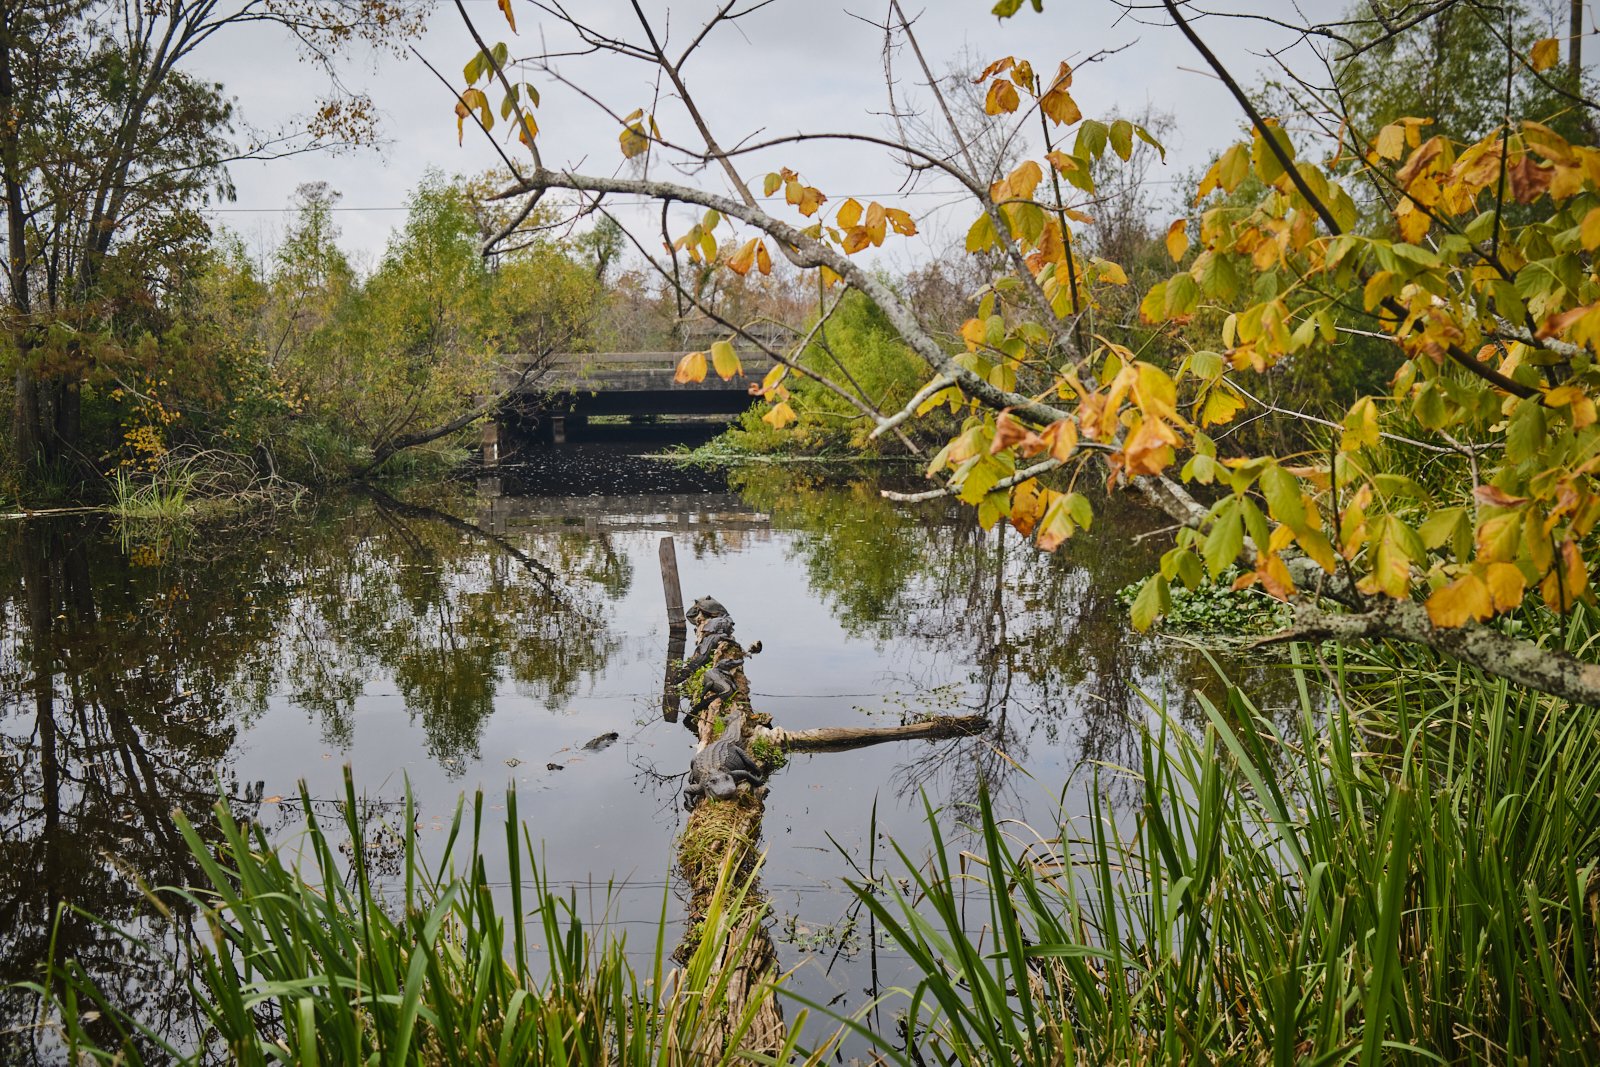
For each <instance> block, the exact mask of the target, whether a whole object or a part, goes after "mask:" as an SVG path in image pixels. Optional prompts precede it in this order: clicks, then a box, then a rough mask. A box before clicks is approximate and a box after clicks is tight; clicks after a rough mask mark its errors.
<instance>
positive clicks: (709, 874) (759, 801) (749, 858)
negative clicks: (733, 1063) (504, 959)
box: [669, 597, 989, 1059]
mask: <svg viewBox="0 0 1600 1067" xmlns="http://www.w3.org/2000/svg"><path fill="white" fill-rule="evenodd" d="M725 615H726V612H725V609H723V607H722V605H721V604H719V603H717V602H716V601H715V600H713V599H711V598H710V597H702V598H701V599H700V600H697V601H696V602H695V604H694V606H693V607H691V609H690V612H689V618H690V619H691V620H692V621H694V622H695V626H696V634H695V637H696V641H697V643H699V642H704V641H705V640H706V639H707V638H708V637H717V636H718V635H720V640H718V641H713V642H712V645H711V647H710V648H709V649H708V652H709V655H708V656H707V658H706V661H705V662H704V664H703V665H700V666H699V669H698V670H696V671H695V673H694V674H693V675H692V676H690V677H689V678H688V679H686V681H685V683H684V685H683V689H684V690H685V695H686V696H688V697H689V699H690V702H691V706H694V705H699V710H698V712H695V713H692V714H690V715H689V716H687V717H686V718H685V720H684V725H685V726H687V727H689V728H690V729H692V730H694V731H695V732H696V737H697V741H698V744H697V753H702V752H705V751H706V750H707V749H709V748H710V746H712V745H713V744H715V743H717V742H718V741H719V740H723V739H725V738H726V731H728V730H730V729H732V730H737V731H738V738H739V742H740V744H741V745H742V747H743V749H744V751H745V752H747V753H748V754H750V755H751V756H753V757H754V758H755V760H756V763H757V764H758V765H759V767H760V769H761V771H762V772H764V773H765V774H767V775H770V774H771V773H772V772H773V771H775V770H777V767H776V766H774V765H773V764H774V763H776V764H780V765H781V763H782V758H781V757H782V754H783V753H786V752H792V751H813V752H820V751H829V750H840V749H848V748H858V747H861V746H863V745H872V744H880V743H882V742H885V741H904V740H912V739H918V738H921V739H930V740H931V739H938V738H949V737H967V736H971V735H974V734H977V733H981V732H982V731H983V730H984V729H985V728H986V727H987V726H988V725H989V722H988V720H987V719H986V718H984V717H983V716H981V715H969V716H952V717H929V718H926V719H922V720H919V721H917V722H912V723H906V724H903V725H899V726H884V727H832V728H824V729H815V730H795V731H789V730H783V729H781V728H778V727H775V726H773V724H772V720H771V718H770V716H767V715H764V714H762V713H760V712H758V711H756V710H755V708H754V707H752V706H751V703H750V683H749V680H748V679H747V678H746V677H745V671H744V663H745V660H746V657H747V656H753V655H754V654H755V653H756V652H757V651H759V649H760V644H759V642H758V643H756V644H754V645H752V646H751V648H750V650H749V651H748V652H747V651H746V650H745V649H743V648H742V647H741V646H740V644H739V643H738V642H737V641H735V640H734V638H733V632H732V631H733V627H732V626H729V625H727V623H726V621H724V622H722V623H718V622H717V620H718V619H720V618H724V617H725ZM669 669H670V668H669ZM713 670H715V671H717V672H720V673H719V674H717V675H714V676H713V678H712V679H711V680H712V681H713V682H714V683H715V684H713V685H710V686H706V685H704V684H703V682H704V680H705V679H706V676H707V675H708V674H710V673H711V672H712V671H713ZM774 757H777V758H776V759H775V758H774ZM766 794H767V787H766V786H765V785H760V786H756V787H755V788H751V787H750V785H749V784H748V783H746V784H743V785H741V786H740V787H739V790H738V792H737V793H736V794H734V795H733V796H732V797H731V798H729V799H720V798H718V797H716V796H714V795H713V794H712V793H711V791H709V790H702V789H696V790H695V791H693V792H692V793H688V794H686V795H687V796H688V798H689V799H690V800H691V801H692V802H693V806H692V808H691V812H690V815H689V820H688V823H687V825H686V826H685V827H684V830H683V835H682V836H681V837H680V838H679V840H678V866H679V869H680V870H681V871H682V873H683V876H684V879H685V880H686V881H687V882H688V884H689V894H690V901H689V923H688V925H687V927H686V933H685V935H684V940H683V942H682V943H681V944H679V946H678V949H677V952H676V953H675V956H676V958H677V959H678V961H679V962H680V963H687V961H688V960H689V959H690V958H691V957H692V956H693V955H694V953H695V951H696V950H697V949H698V948H699V940H700V931H701V930H702V929H704V927H705V920H706V918H707V917H708V915H709V914H710V913H711V912H712V911H713V909H714V907H715V906H716V904H717V891H718V886H719V881H720V880H721V879H723V878H724V877H727V878H728V879H729V881H727V882H724V883H722V884H723V886H724V892H725V894H726V892H727V887H729V886H731V887H734V892H733V894H732V895H733V898H734V899H736V900H737V901H738V910H737V914H735V915H734V916H732V918H731V920H730V921H729V924H728V934H727V936H726V938H725V939H724V940H723V941H722V944H721V947H720V949H719V952H720V956H719V958H718V959H717V960H716V962H715V964H714V967H713V970H714V973H716V974H717V975H718V976H719V979H720V981H721V984H722V988H723V995H722V996H721V997H720V998H719V1000H720V1003H719V1005H718V1007H717V1012H718V1014H717V1017H716V1019H715V1020H712V1021H711V1025H710V1026H708V1027H706V1028H705V1029H704V1030H703V1031H702V1036H701V1047H700V1048H698V1049H696V1051H697V1052H698V1053H700V1054H702V1055H704V1056H706V1057H708V1058H710V1059H718V1058H721V1057H722V1056H723V1055H724V1053H725V1052H727V1051H729V1050H730V1049H732V1048H734V1047H737V1049H738V1050H739V1051H742V1052H749V1053H761V1054H766V1055H769V1056H770V1055H776V1054H778V1053H779V1052H780V1051H781V1050H783V1048H784V1047H785V1035H786V1029H785V1024H784V1020H783V1013H782V1011H781V1009H780V1008H779V1006H778V1003H777V999H776V998H775V997H774V996H773V993H772V987H773V983H774V982H775V981H776V979H777V977H778V954H777V950H776V949H775V948H774V946H773V943H772V936H771V933H770V931H769V930H768V929H767V918H768V909H767V906H766V898H765V895H764V894H763V893H762V891H761V888H760V885H759V881H758V867H759V864H760V851H759V845H760V839H761V819H762V816H763V815H765V813H766ZM725 871H726V872H727V873H726V875H725V873H724V872H725ZM724 899H726V896H725V897H724Z"/></svg>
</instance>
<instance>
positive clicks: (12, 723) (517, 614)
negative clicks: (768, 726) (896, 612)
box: [0, 498, 627, 1063]
mask: <svg viewBox="0 0 1600 1067" xmlns="http://www.w3.org/2000/svg"><path fill="white" fill-rule="evenodd" d="M477 534H478V531H476V530H475V528H473V527H472V526H471V524H467V523H464V522H463V521H462V520H459V519H455V518H454V517H451V516H448V515H445V514H443V513H441V512H438V511H434V510H432V509H428V508H419V507H415V506H411V505H404V504H401V503H400V502H398V501H394V500H392V499H388V498H375V499H373V500H371V501H349V502H345V503H343V504H341V505H339V506H337V507H334V508H331V509H328V510H326V511H324V512H321V513H318V514H317V515H315V516H313V517H311V518H310V520H309V521H307V520H306V519H305V518H304V517H296V518H295V519H294V520H293V521H289V522H282V523H278V524H275V525H274V526H273V527H272V528H271V529H270V530H266V531H263V530H259V529H257V530H251V531H249V532H248V536H240V534H239V533H238V532H237V531H235V532H233V533H231V534H228V535H223V536H215V537H209V538H201V539H196V540H193V541H190V542H189V543H187V544H177V545H175V544H173V543H172V542H171V541H169V540H163V541H161V542H158V543H154V544H131V545H124V544H121V543H120V542H119V538H118V536H117V532H116V531H115V530H114V529H112V528H111V527H110V525H109V524H107V523H105V522H99V521H90V522H83V521H56V522H44V521H35V522H27V523H18V524H13V525H11V526H9V527H7V528H6V529H4V530H3V531H0V590H4V593H0V623H3V625H4V637H3V644H0V694H3V704H0V1031H3V1032H4V1035H5V1036H0V1061H4V1062H6V1063H14V1062H28V1061H40V1062H49V1061H51V1059H52V1056H51V1051H52V1050H51V1049H50V1046H49V1043H48V1040H45V1041H43V1042H39V1041H35V1040H34V1038H35V1037H36V1036H38V1035H36V1034H35V1033H33V1032H31V1031H30V1029H29V1026H30V1023H31V1022H32V1021H33V1020H32V1018H31V1012H32V1010H33V1007H34V1005H33V1004H32V1002H31V999H30V998H28V997H27V996H25V995H23V994H22V993H20V992H19V991H16V990H14V989H12V988H10V986H11V983H14V982H18V981H24V980H29V979H35V978H37V976H38V973H39V971H38V968H39V967H40V965H41V962H42V961H43V960H44V959H45V957H46V955H47V952H48V948H49V945H50V939H51V937H52V923H53V921H54V918H55V916H56V913H57V910H58V908H60V907H61V905H63V904H70V905H73V906H75V907H77V908H82V909H84V910H86V911H87V912H89V913H92V914H93V915H95V916H97V917H99V918H101V919H103V920H106V921H107V922H109V923H112V924H115V925H117V926H124V927H131V928H136V929H139V930H141V931H142V932H143V933H144V934H145V936H146V937H148V938H149V939H150V940H151V941H152V942H153V944H155V945H156V946H166V947H168V948H172V947H176V946H179V945H184V944H187V943H189V941H190V934H191V933H192V932H193V931H192V930H191V929H190V925H189V924H190V916H189V915H187V914H185V913H184V912H183V911H182V910H176V911H174V912H173V913H172V915H171V917H170V919H167V918H163V917H161V916H159V915H156V914H154V913H153V912H152V911H151V909H149V908H148V907H146V906H145V899H144V891H143V888H142V887H143V886H166V885H184V884H189V883H192V882H195V881H198V880H199V872H198V870H197V869H196V868H195V867H194V866H193V864H192V862H191V860H190V858H189V853H188V850H187V849H186V848H185V847H184V845H183V842H182V840H181V838H180V837H179V836H178V833H177V830H176V827H175V826H174V824H173V820H172V818H171V814H170V813H171V812H172V810H173V809H174V808H180V809H182V810H183V811H184V813H185V814H186V815H187V816H188V818H189V819H190V820H191V821H192V822H193V823H194V824H195V825H196V826H197V827H198V828H200V829H201V830H202V832H205V830H206V829H208V828H209V827H210V826H211V825H212V818H211V815H210V811H211V807H212V805H213V804H214V803H215V801H216V799H217V797H218V795H219V792H220V793H222V794H223V795H227V796H232V797H234V798H235V799H236V802H237V803H238V804H240V805H241V806H242V808H245V809H248V808H249V807H251V806H252V805H251V804H250V801H251V800H253V799H259V794H254V795H253V794H252V790H251V788H250V787H249V786H248V785H245V784H241V783H239V782H238V781H237V780H236V775H235V773H234V771H233V770H232V763H233V752H234V747H235V742H236V740H237V738H238V736H239V735H240V733H241V732H242V730H244V729H245V728H247V727H248V726H249V725H250V724H251V723H252V722H253V721H254V720H256V719H257V718H258V717H259V716H260V715H262V714H263V713H264V711H265V710H266V707H267V701H268V699H269V698H270V697H271V696H272V695H273V694H276V693H284V694H288V695H289V697H290V700H291V701H292V703H294V704H297V705H299V706H300V707H302V708H304V709H306V711H307V712H308V713H310V714H312V715H313V716H316V717H317V718H319V719H320V722H321V726H322V731H323V733H324V735H325V736H326V737H327V738H328V739H330V741H332V742H334V743H336V744H337V743H339V742H341V741H347V740H348V739H349V736H350V731H351V716H352V711H353V708H354V705H355V702H356V700H357V699H358V698H359V697H360V696H361V695H362V693H363V691H364V688H365V686H366V685H367V684H368V683H369V682H370V681H371V680H372V679H374V678H376V677H379V676H384V675H387V676H389V677H392V678H394V679H395V681H396V683H397V684H398V686H399V688H400V690H401V693H402V696H403V698H404V701H405V705H406V707H407V709H408V710H409V712H410V714H411V715H412V717H413V719H414V720H416V721H418V722H419V723H420V725H421V726H422V728H423V731H424V733H425V736H426V738H427V744H428V748H429V751H430V754H431V755H432V756H434V757H435V758H436V759H437V760H439V761H440V762H441V763H442V764H444V765H445V766H447V767H449V766H457V767H458V766H460V765H461V764H462V762H463V761H464V759H466V758H468V757H470V756H471V755H472V754H473V753H474V752H475V750H476V746H477V743H478V737H479V734H480V731H481V729H482V726H483V724H484V721H485V720H486V719H487V717H488V716H489V714H490V713H491V712H492V711H493V707H494V698H495V692H496V689H497V687H498V686H499V685H500V684H501V682H502V679H504V680H506V681H509V682H510V683H511V684H512V685H514V686H516V687H517V689H518V690H520V691H522V692H525V693H528V694H531V695H534V696H536V697H537V698H539V699H541V700H543V701H545V702H546V703H548V704H549V705H551V706H559V704H560V703H561V702H562V701H563V700H564V699H565V698H566V697H567V696H568V695H570V694H571V693H572V692H573V690H574V689H575V688H576V687H577V686H578V684H579V682H580V680H581V679H582V678H584V677H585V676H588V675H593V674H594V673H596V672H598V671H599V670H600V669H601V668H602V667H603V665H604V662H605V660H606V657H607V656H608V655H609V654H610V653H611V651H612V650H613V649H614V647H615V644H616V638H615V636H614V635H612V634H611V632H610V631H609V629H608V627H607V625H606V622H605V618H604V616H603V614H602V613H601V611H600V610H599V608H600V603H601V601H600V600H598V599H596V598H595V597H593V596H592V594H590V593H589V592H588V590H589V588H590V586H591V582H590V577H591V576H594V575H603V576H607V577H608V578H609V579H610V580H611V582H612V584H613V586H615V584H616V583H617V582H619V581H620V582H621V583H623V584H626V581H627V575H626V573H625V572H622V573H619V572H618V569H617V565H616V560H615V553H613V552H611V550H610V547H609V546H608V545H606V544H605V543H604V541H603V539H602V540H596V539H593V538H587V537H584V536H583V535H582V533H581V532H579V533H577V534H566V535H552V536H549V537H546V538H543V539H542V541H541V543H540V545H539V546H538V551H537V558H535V555H534V554H533V553H532V552H530V551H529V550H528V549H527V548H518V547H517V546H515V545H513V544H511V543H509V542H505V541H504V539H496V538H493V537H490V536H487V535H485V536H478V535H477ZM263 545H270V546H271V547H269V548H265V549H263V547H262V546H263ZM241 813H244V812H243V811H242V812H241ZM169 902H170V901H169ZM54 936H55V939H56V941H55V944H56V952H57V957H58V958H60V959H65V958H74V959H76V960H78V961H79V962H80V963H81V964H82V966H83V967H84V968H85V969H86V970H87V971H88V972H89V973H90V974H91V975H93V976H94V977H95V979H96V980H97V981H98V982H100V983H101V984H102V988H104V989H106V990H107V991H108V992H109V993H110V994H111V996H112V997H113V998H114V999H115V1000H117V1001H119V1002H120V1003H122V1004H124V1005H126V1006H128V1007H129V1008H130V1009H132V1010H133V1011H134V1012H135V1014H136V1015H138V1016H139V1017H140V1018H142V1019H144V1020H145V1021H146V1022H147V1023H148V1024H149V1025H150V1026H151V1027H152V1029H154V1030H155V1031H156V1032H157V1033H160V1034H167V1035H181V1034H184V1033H188V1032H192V1028H193V1025H194V1023H195V1017H194V1015H193V1008H192V1005H191V1004H190V1002H189V1000H188V997H187V994H186V987H185V983H184V979H183V977H182V976H181V974H176V973H174V972H173V971H172V970H171V969H170V968H169V966H168V964H167V963H166V962H165V961H163V960H161V959H159V958H154V957H152V956H150V955H147V954H145V953H142V952H139V951H136V950H134V949H133V948H131V947H130V946H128V945H127V944H125V943H124V942H122V941H120V940H119V939H118V938H116V937H115V936H112V935H111V934H110V933H109V932H108V931H107V930H106V929H105V928H104V927H102V926H100V925H98V924H96V923H94V922H92V921H90V920H89V919H88V918H86V917H84V916H83V915H81V914H79V913H78V912H76V911H73V910H70V909H69V910H63V911H61V920H60V925H59V927H58V928H56V929H55V931H54Z"/></svg>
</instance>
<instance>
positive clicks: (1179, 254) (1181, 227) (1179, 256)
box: [1167, 219, 1189, 263]
mask: <svg viewBox="0 0 1600 1067" xmlns="http://www.w3.org/2000/svg"><path fill="white" fill-rule="evenodd" d="M1187 251H1189V220H1188V219H1177V220H1175V221H1174V222H1173V224H1172V225H1171V226H1168V227H1167V255H1169V256H1171V257H1172V262H1174V263H1179V262H1181V261H1182V260H1183V254H1184V253H1185V252H1187Z"/></svg>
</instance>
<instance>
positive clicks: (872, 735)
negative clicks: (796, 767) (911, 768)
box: [755, 715, 989, 752]
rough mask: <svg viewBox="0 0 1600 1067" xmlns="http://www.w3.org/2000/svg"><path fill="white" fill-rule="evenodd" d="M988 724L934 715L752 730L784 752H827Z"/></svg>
mask: <svg viewBox="0 0 1600 1067" xmlns="http://www.w3.org/2000/svg"><path fill="white" fill-rule="evenodd" d="M988 728H989V719H988V716H985V715H936V716H933V717H931V718H927V719H923V720H922V721H921V722H910V723H906V724H904V725H902V726H824V727H821V728H819V729H815V730H784V729H781V728H779V727H776V726H772V727H761V728H759V729H757V730H756V732H755V737H756V739H757V740H761V739H763V738H764V739H766V740H767V741H769V742H770V743H772V744H774V745H776V746H778V747H779V748H781V749H783V750H785V751H787V752H831V751H838V750H841V749H847V748H865V747H866V746H867V745H881V744H883V743H884V742H885V741H912V740H916V739H918V738H922V739H927V740H938V739H942V738H949V737H971V736H973V735H974V734H981V733H983V731H985V730H987V729H988Z"/></svg>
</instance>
